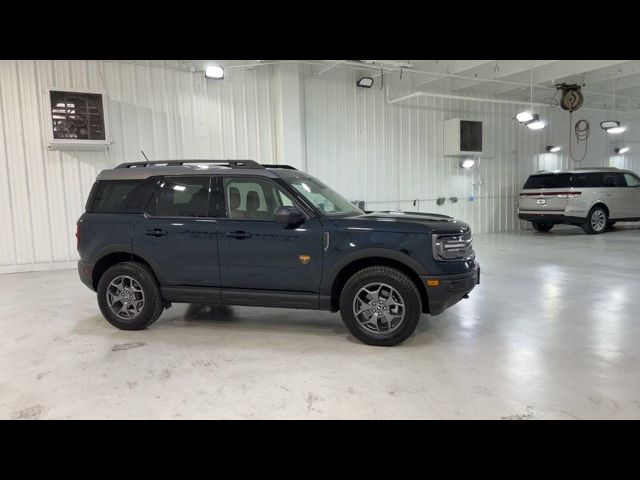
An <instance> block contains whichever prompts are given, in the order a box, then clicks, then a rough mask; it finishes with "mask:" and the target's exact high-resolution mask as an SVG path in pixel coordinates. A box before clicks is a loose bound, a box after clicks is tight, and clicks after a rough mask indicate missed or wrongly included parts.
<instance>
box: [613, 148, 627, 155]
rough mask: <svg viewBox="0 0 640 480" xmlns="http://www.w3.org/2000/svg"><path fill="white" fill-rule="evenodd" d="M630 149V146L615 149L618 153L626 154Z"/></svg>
mask: <svg viewBox="0 0 640 480" xmlns="http://www.w3.org/2000/svg"><path fill="white" fill-rule="evenodd" d="M628 151H629V147H618V148H616V149H614V152H616V153H617V154H618V155H624V154H625V153H627V152H628Z"/></svg>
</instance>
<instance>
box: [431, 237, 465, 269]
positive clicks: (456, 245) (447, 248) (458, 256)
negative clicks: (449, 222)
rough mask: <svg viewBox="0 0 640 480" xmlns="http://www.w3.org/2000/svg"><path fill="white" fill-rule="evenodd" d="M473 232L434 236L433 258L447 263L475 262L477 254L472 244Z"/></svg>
mask: <svg viewBox="0 0 640 480" xmlns="http://www.w3.org/2000/svg"><path fill="white" fill-rule="evenodd" d="M472 241H473V238H472V237H471V231H468V232H466V233H452V234H449V233H446V234H442V233H435V234H433V236H432V243H433V258H435V259H436V260H439V261H445V262H464V261H467V260H473V259H474V258H475V256H476V254H475V253H474V251H473V247H472V246H471V243H472Z"/></svg>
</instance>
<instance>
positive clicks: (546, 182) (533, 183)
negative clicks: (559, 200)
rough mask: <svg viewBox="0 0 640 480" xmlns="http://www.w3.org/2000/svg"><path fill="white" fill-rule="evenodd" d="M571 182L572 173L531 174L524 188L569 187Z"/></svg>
mask: <svg viewBox="0 0 640 480" xmlns="http://www.w3.org/2000/svg"><path fill="white" fill-rule="evenodd" d="M570 182H571V174H569V173H545V174H542V175H531V176H530V177H529V178H528V179H527V181H526V183H525V184H524V188H525V189H529V188H567V187H569V186H570V185H569V183H570Z"/></svg>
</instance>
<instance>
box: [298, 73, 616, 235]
mask: <svg viewBox="0 0 640 480" xmlns="http://www.w3.org/2000/svg"><path fill="white" fill-rule="evenodd" d="M526 108H527V107H526V105H512V104H498V103H487V102H477V101H467V100H456V99H447V98H436V97H428V96H423V97H414V98H412V99H409V100H406V101H403V102H398V103H394V104H388V103H387V102H386V100H385V95H384V90H383V89H377V88H375V87H374V88H371V89H364V88H356V87H355V82H354V81H353V79H352V78H344V77H338V78H327V77H318V76H313V75H309V76H307V77H306V78H305V112H306V118H305V122H306V126H307V129H306V134H307V138H306V143H307V170H308V171H309V173H311V174H312V175H315V176H318V177H319V178H321V179H323V180H324V181H326V182H327V183H328V184H330V185H333V186H334V187H335V188H336V189H337V190H338V191H340V192H341V193H343V194H344V195H346V196H347V197H348V198H349V199H358V200H364V201H365V202H366V205H367V208H368V209H372V210H381V209H388V210H395V209H398V208H399V209H401V210H404V211H411V210H413V211H420V212H434V213H441V214H446V215H452V216H454V217H457V218H460V219H462V220H464V221H466V222H468V223H470V224H471V226H472V228H473V230H474V231H475V232H500V231H507V230H518V229H520V228H523V227H525V226H526V223H525V222H520V221H519V220H518V219H517V214H516V203H517V200H518V194H519V190H520V187H521V186H522V184H523V183H524V181H525V180H526V178H527V176H528V175H529V174H531V173H533V172H536V171H538V170H541V169H556V168H566V167H569V166H571V167H572V166H574V165H576V166H578V164H575V163H574V162H573V161H570V159H569V154H568V138H569V128H570V127H569V117H568V112H565V111H562V110H560V109H552V108H550V107H546V108H545V107H541V108H540V107H535V111H536V112H538V113H539V114H540V115H541V117H542V118H545V119H547V120H548V121H549V126H548V127H547V128H546V129H544V130H541V131H532V130H530V129H528V128H526V127H524V126H523V125H520V124H519V123H517V122H516V121H514V119H513V117H514V116H515V114H516V113H517V112H519V111H521V110H523V109H526ZM603 116H606V114H605V113H604V112H597V111H595V112H594V111H587V110H583V111H580V112H576V113H575V116H574V122H575V120H578V119H581V118H586V119H587V120H588V121H589V122H590V125H591V129H592V133H591V136H590V139H589V144H588V151H587V152H588V153H587V156H586V158H585V159H584V161H583V162H582V163H581V164H580V165H589V166H607V165H608V164H609V156H610V155H609V153H610V152H608V144H607V135H606V133H604V131H602V130H601V129H600V127H599V122H600V121H602V120H603V119H604V117H603ZM601 117H602V118H601ZM450 118H463V119H470V120H481V121H483V125H484V130H485V134H484V141H485V153H484V155H483V156H482V158H481V160H480V162H479V163H478V168H473V169H471V170H464V169H462V168H460V167H459V164H458V158H456V157H450V156H444V155H443V145H442V143H443V124H444V120H447V119H450ZM574 142H575V139H574ZM547 145H561V146H562V147H563V150H562V151H561V152H560V153H552V154H548V153H546V150H545V147H546V146H547ZM583 149H584V144H581V145H579V146H574V148H573V150H574V152H573V154H574V157H577V158H579V156H580V155H581V154H582V152H583V151H584V150H583ZM451 197H455V198H457V201H455V202H453V201H451V200H450V199H451ZM470 197H473V200H471V198H470ZM438 198H446V201H445V202H444V204H442V205H438V204H437V202H436V200H437V199H438Z"/></svg>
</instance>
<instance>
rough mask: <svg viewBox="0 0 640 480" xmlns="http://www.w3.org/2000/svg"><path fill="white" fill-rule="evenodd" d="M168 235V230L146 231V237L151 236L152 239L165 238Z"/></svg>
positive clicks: (155, 229)
mask: <svg viewBox="0 0 640 480" xmlns="http://www.w3.org/2000/svg"><path fill="white" fill-rule="evenodd" d="M167 233H169V232H167V231H166V230H162V229H161V228H154V229H153V230H145V232H144V234H145V235H149V236H151V237H163V236H164V235H166V234H167Z"/></svg>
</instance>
